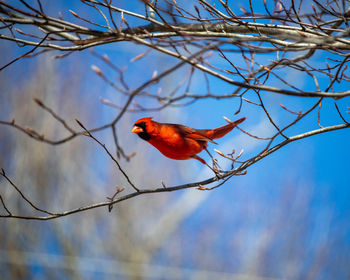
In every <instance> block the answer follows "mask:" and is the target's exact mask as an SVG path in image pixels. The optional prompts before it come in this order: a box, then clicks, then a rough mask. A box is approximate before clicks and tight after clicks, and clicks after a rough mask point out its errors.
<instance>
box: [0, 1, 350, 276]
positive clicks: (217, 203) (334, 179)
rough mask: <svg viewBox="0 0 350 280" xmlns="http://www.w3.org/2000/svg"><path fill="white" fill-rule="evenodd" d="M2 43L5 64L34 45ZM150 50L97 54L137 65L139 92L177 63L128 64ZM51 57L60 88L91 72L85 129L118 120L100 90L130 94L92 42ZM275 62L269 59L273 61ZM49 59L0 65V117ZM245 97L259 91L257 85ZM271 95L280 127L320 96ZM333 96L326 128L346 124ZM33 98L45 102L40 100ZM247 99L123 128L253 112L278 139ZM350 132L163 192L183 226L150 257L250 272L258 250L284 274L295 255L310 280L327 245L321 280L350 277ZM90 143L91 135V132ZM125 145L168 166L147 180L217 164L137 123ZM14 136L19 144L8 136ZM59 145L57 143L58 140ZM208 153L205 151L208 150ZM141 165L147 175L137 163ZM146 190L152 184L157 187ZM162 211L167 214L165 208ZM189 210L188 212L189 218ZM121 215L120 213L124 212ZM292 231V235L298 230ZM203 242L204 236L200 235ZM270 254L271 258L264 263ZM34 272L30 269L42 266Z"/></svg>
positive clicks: (97, 154) (101, 164) (252, 149)
mask: <svg viewBox="0 0 350 280" xmlns="http://www.w3.org/2000/svg"><path fill="white" fill-rule="evenodd" d="M57 3H59V4H57ZM125 3H127V2H125ZM125 3H124V4H125ZM56 5H62V6H61V11H62V12H63V15H64V17H65V18H66V17H67V18H70V19H72V16H70V15H69V12H67V11H68V9H72V10H73V11H76V12H77V11H79V13H80V14H81V15H83V14H84V13H85V12H88V10H85V9H82V10H80V9H79V7H80V6H81V5H80V3H79V2H78V1H77V2H73V3H72V1H62V2H56ZM72 5H73V7H72ZM238 6H239V5H238ZM125 7H127V4H125ZM131 9H132V10H133V11H138V12H142V7H141V5H140V6H137V5H135V6H134V5H133V7H131ZM51 10H52V11H55V8H54V7H51V8H50V11H51ZM127 19H128V18H127ZM128 21H129V22H132V20H131V19H128ZM101 22H102V19H101ZM2 44H3V46H2V47H1V49H2V50H4V51H5V53H6V54H8V56H7V55H6V56H3V57H2V58H0V62H1V64H4V63H6V62H8V61H9V60H10V59H11V57H12V58H13V57H15V56H16V55H18V54H20V53H23V52H25V51H27V49H26V48H24V49H23V50H18V49H15V44H13V43H8V42H5V43H4V42H3V43H2ZM144 50H146V49H145V48H143V47H138V46H134V45H132V44H131V43H114V44H109V45H104V46H100V47H96V48H95V51H96V52H98V53H99V54H105V53H106V54H108V56H109V58H110V59H111V61H113V62H115V63H116V64H118V66H120V67H122V66H126V65H127V66H128V70H127V71H126V80H127V81H129V82H130V83H131V84H132V86H133V88H137V86H138V85H140V84H141V83H142V82H144V81H146V80H147V79H149V78H150V77H151V76H152V73H153V72H154V71H158V73H160V72H161V71H162V70H164V69H167V68H168V67H170V66H172V65H173V64H174V63H176V61H175V60H174V59H168V58H167V57H165V56H164V55H162V54H157V53H156V52H155V51H152V52H151V54H150V55H148V56H147V57H145V58H143V59H142V60H140V61H137V62H134V63H130V59H132V58H133V57H135V56H137V55H138V54H139V53H141V52H143V51H144ZM55 54H56V53H55ZM326 55H327V54H325V53H322V52H320V53H319V55H318V56H316V58H315V60H314V61H313V62H314V63H317V64H318V65H322V64H324V63H325V60H326ZM52 56H53V54H52V53H51V54H48V56H46V58H45V59H48V60H49V61H50V62H49V63H52V64H53V65H54V67H55V69H58V70H57V71H58V72H57V73H56V74H57V75H56V78H55V79H56V82H58V83H59V84H60V88H61V89H62V88H63V89H67V90H68V91H69V87H70V85H67V84H65V81H66V78H67V77H71V76H74V74H75V73H79V76H81V77H83V79H80V80H79V81H80V85H79V87H78V88H79V89H80V91H79V92H73V91H72V92H70V94H71V95H72V96H73V95H74V96H79V97H81V98H84V99H85V100H86V103H84V104H89V105H90V106H91V107H92V108H93V111H92V112H93V117H92V118H91V119H90V120H84V123H85V122H88V121H90V122H88V123H86V124H87V126H88V127H93V126H97V125H100V124H104V123H106V122H108V121H110V120H112V119H113V118H114V116H115V114H116V110H115V109H113V108H110V107H108V106H105V105H103V104H101V103H100V101H99V98H100V97H103V98H106V99H109V100H111V101H112V102H115V103H119V102H121V101H123V98H122V97H120V94H119V93H117V92H116V91H115V90H113V89H111V87H110V86H108V85H107V84H105V83H104V82H103V81H101V79H99V77H98V76H97V75H96V74H95V73H94V72H93V71H92V70H91V65H97V66H98V67H100V68H101V69H102V70H103V72H104V73H105V74H106V75H107V76H108V77H111V78H113V77H114V76H115V75H116V73H115V72H113V71H112V69H110V68H108V67H107V66H106V65H104V64H103V63H102V62H101V61H99V60H97V59H96V58H95V57H94V56H92V55H91V54H90V52H89V51H88V50H85V51H82V52H79V53H75V54H72V55H70V56H68V57H67V58H63V59H59V60H57V59H53V58H52ZM236 56H239V55H237V54H233V55H232V59H233V60H234V61H236V60H237V61H241V60H240V57H236ZM271 58H272V57H270V56H266V57H264V60H268V59H271ZM40 62H42V60H40V59H39V58H38V57H35V58H30V59H24V60H21V61H19V62H16V63H15V64H13V65H12V66H10V67H9V68H8V69H6V70H5V71H2V72H1V73H0V76H1V80H2V81H5V80H7V81H10V82H7V83H5V82H3V84H2V85H1V86H2V88H3V91H4V95H3V100H4V101H5V102H3V103H2V104H1V105H0V108H1V110H2V113H1V114H0V116H1V118H8V119H11V118H12V117H16V116H13V115H12V114H11V112H7V110H6V108H7V106H6V100H7V98H9V97H10V95H11V91H12V90H13V89H14V88H21V86H23V85H25V84H26V81H28V80H30V79H32V72H34V71H35V69H37V67H39V65H40ZM182 71H183V69H180V70H178V71H177V72H176V73H175V74H174V75H173V76H172V77H171V78H169V79H167V80H165V81H162V82H161V83H160V84H159V85H156V86H154V87H153V88H152V89H153V90H154V92H156V90H157V88H158V86H161V87H162V88H163V89H164V90H169V89H171V87H172V86H174V85H175V84H176V83H178V82H179V81H180V80H181V78H182V76H181V75H183V74H182V73H183V72H182ZM179 73H181V74H179ZM283 75H284V77H286V78H287V79H290V80H291V83H295V84H298V85H302V86H303V88H304V89H305V90H308V89H310V88H311V89H312V88H314V84H313V83H312V81H311V79H308V78H305V76H304V75H303V74H300V73H295V72H285V73H284V74H283ZM210 81H211V90H212V92H213V93H222V92H232V87H231V86H228V85H224V84H223V83H221V82H219V81H217V80H216V79H215V78H210ZM271 83H272V84H273V85H278V83H279V82H278V81H277V80H275V79H271ZM326 83H327V81H326V80H320V87H321V88H322V89H325V86H326ZM336 89H337V90H338V91H342V90H347V89H348V84H346V83H343V84H338V85H336ZM205 90H206V89H205V84H204V82H203V76H202V75H200V74H199V75H197V76H195V81H194V83H193V85H192V87H191V92H193V93H201V92H205ZM47 93H48V94H50V93H51V94H57V95H60V94H61V93H60V92H50V89H49V90H48V92H47ZM247 96H249V98H255V97H254V95H253V94H252V93H249V94H248V95H247ZM262 97H263V100H264V101H265V103H266V104H268V105H269V106H270V110H271V112H272V116H273V118H274V119H275V120H276V122H277V123H278V124H286V123H288V121H290V120H291V116H290V115H289V114H286V113H285V111H284V110H283V109H282V108H281V107H280V106H279V104H283V105H286V106H290V107H289V108H292V109H293V110H296V111H297V110H299V109H303V110H305V108H307V107H309V106H310V104H312V103H313V102H315V100H314V99H312V100H310V99H306V98H305V99H302V98H296V97H285V96H280V95H276V94H274V93H269V92H265V93H263V94H262ZM28 102H29V101H28ZM61 102H62V103H61V104H60V106H59V107H61V108H62V107H65V106H67V102H68V103H69V100H68V101H67V99H63V100H61ZM333 103H334V102H333V100H325V101H324V102H323V105H322V109H321V123H322V124H323V125H324V126H327V125H333V124H338V123H341V119H340V118H339V116H338V114H337V112H336V110H335V107H334V104H333ZM28 104H30V103H28ZM337 104H338V106H339V108H340V110H341V111H342V112H345V111H346V107H348V106H349V105H350V104H349V99H348V98H344V99H343V100H339V101H337ZM30 106H32V107H33V108H36V107H35V105H34V102H33V104H31V105H30ZM238 106H239V100H238V99H237V100H234V99H233V100H227V101H216V100H204V101H199V102H196V103H194V104H193V105H190V106H188V107H181V108H170V109H165V110H164V111H162V112H160V113H146V114H144V113H137V114H128V115H126V116H125V118H124V120H123V124H126V125H129V127H130V129H131V127H132V124H133V122H134V121H135V120H137V119H138V118H140V117H144V116H152V115H153V116H154V117H155V119H156V120H159V121H164V122H179V123H183V124H186V125H189V126H192V127H195V128H211V127H216V126H220V125H222V124H224V123H225V121H224V119H223V118H222V116H227V117H229V118H230V119H232V120H234V119H236V118H239V117H242V116H245V117H246V118H247V120H246V121H245V122H244V124H242V127H243V128H244V129H246V130H248V131H250V132H252V133H256V132H257V133H259V135H262V136H269V135H270V134H271V133H272V128H271V125H270V124H269V123H268V121H267V119H266V116H265V115H264V114H263V112H262V111H261V110H257V108H256V107H254V106H252V105H250V104H247V103H244V105H243V107H242V110H241V112H240V114H239V115H236V116H235V115H234V112H235V111H236V110H237V108H238ZM77 112H78V113H77V115H78V114H79V108H77ZM344 116H345V117H346V118H347V119H348V120H349V117H348V114H346V113H344ZM70 117H71V118H72V119H71V120H70V121H72V120H73V119H74V118H75V117H79V116H74V113H73V114H71V116H70ZM317 128H318V126H317V112H315V113H313V114H311V115H310V116H308V117H307V118H305V119H304V120H302V121H301V122H300V124H298V125H297V126H296V127H293V128H292V129H290V130H287V132H286V133H287V135H289V136H292V135H295V134H299V133H303V132H305V131H308V130H311V129H317ZM0 129H1V127H0ZM0 131H1V130H0ZM6 133H9V131H8V130H7V131H6ZM98 135H99V137H101V139H102V140H103V142H104V143H107V144H109V145H110V147H113V140H112V135H111V134H110V133H109V132H105V133H100V134H98ZM14 137H17V136H14ZM133 137H134V138H133ZM349 139H350V129H345V130H341V131H334V132H330V133H326V134H321V135H316V136H313V137H311V138H307V139H303V140H300V141H298V142H295V143H291V144H289V145H287V146H285V147H283V148H282V149H280V150H278V151H277V152H276V153H274V154H272V155H270V156H269V157H267V158H265V159H263V160H261V161H260V162H258V163H257V164H255V165H253V166H251V167H249V168H248V170H247V171H248V173H247V175H245V176H237V177H234V178H232V179H231V180H230V181H229V182H227V183H226V184H225V185H224V186H223V187H221V188H219V189H217V190H214V191H211V192H204V193H202V192H200V191H195V190H187V191H181V192H177V193H172V194H168V195H166V198H167V199H169V201H171V202H173V203H171V204H169V205H165V206H164V209H162V211H160V213H157V215H159V216H160V217H163V218H164V217H166V216H165V215H166V214H167V213H168V212H167V210H169V209H168V208H170V209H173V211H174V212H177V211H184V214H183V215H184V218H183V221H182V222H181V226H179V227H178V228H176V229H174V230H173V231H171V230H170V229H169V232H170V233H169V236H168V237H167V238H166V239H165V240H164V241H163V242H164V243H162V245H161V246H160V248H159V249H158V250H157V251H156V253H155V254H154V256H153V257H152V258H151V259H150V262H151V263H153V264H160V265H169V264H170V263H171V264H172V265H175V266H178V267H181V268H188V269H196V268H198V269H203V268H206V269H209V270H213V271H222V272H240V271H249V265H248V264H249V263H250V262H253V263H254V258H257V259H259V260H260V262H259V263H260V265H258V268H257V270H256V271H257V272H258V273H260V275H261V276H271V277H277V278H280V277H284V276H288V274H284V273H287V272H284V271H281V270H283V269H282V268H283V267H285V266H286V265H287V264H289V262H288V261H290V259H293V258H298V257H299V258H302V260H303V262H304V263H302V264H300V263H298V264H297V260H295V265H296V267H298V269H299V270H300V273H299V274H298V275H299V276H300V275H301V276H305V277H304V279H305V278H307V276H308V271H309V270H310V267H311V265H309V264H310V263H311V264H312V263H313V262H314V261H315V257H318V256H319V255H320V250H322V248H326V252H327V256H328V257H327V258H326V260H325V261H324V263H323V264H324V267H323V268H322V269H320V270H319V271H320V272H319V273H320V275H319V276H320V277H319V278H318V279H327V278H328V277H329V276H331V275H333V276H334V275H336V277H335V278H337V279H345V277H346V273H347V271H346V269H345V268H344V267H345V266H340V268H339V270H338V271H337V270H336V267H337V262H338V263H342V262H345V260H346V259H348V258H349V257H350V222H349V220H348V217H349V214H350V213H349V212H350V207H349V202H348V201H349V196H350V190H349V185H350V184H349V182H350V174H349V158H350V149H349V147H348V146H349V145H348V143H349ZM86 141H87V142H88V140H86ZM120 141H121V142H122V143H124V144H125V147H126V150H127V151H130V152H131V151H134V150H135V149H136V150H135V152H136V153H137V155H136V157H135V158H134V159H132V161H141V160H142V159H143V156H145V157H147V158H148V159H149V160H150V161H151V162H152V161H153V160H154V161H155V162H157V165H156V166H164V167H167V169H170V170H171V171H167V172H168V173H166V172H165V173H164V174H163V173H162V172H159V169H154V170H151V171H149V172H151V173H148V176H149V177H153V179H154V180H155V181H159V182H161V181H162V180H164V179H166V183H167V185H168V186H171V185H177V184H181V183H186V182H189V181H193V180H199V179H203V178H207V177H208V176H211V174H210V170H209V171H208V170H207V169H206V168H205V167H203V166H202V165H200V164H199V163H197V162H196V161H179V162H174V161H172V160H170V159H167V158H164V157H163V156H162V155H161V154H159V152H158V151H157V150H155V149H154V148H153V147H151V146H150V145H148V144H147V143H142V142H140V141H141V140H140V139H138V138H136V136H134V135H131V134H130V132H129V131H128V130H126V131H125V132H122V133H121V137H120ZM218 142H219V146H218V147H216V146H215V147H214V145H210V150H213V149H214V148H219V150H222V151H223V152H229V151H230V149H231V148H232V147H234V148H235V149H236V150H237V152H239V151H240V150H241V149H244V151H245V152H244V154H243V158H245V159H246V158H249V157H251V156H252V155H254V153H256V152H257V151H259V150H261V149H262V148H263V147H264V144H263V143H261V141H256V140H253V139H251V138H249V137H248V136H246V135H243V134H242V133H241V132H239V131H238V130H235V131H233V132H232V134H230V135H227V137H225V138H223V139H221V140H220V141H218ZM128 143H132V145H130V146H129V145H128ZM134 143H137V145H136V144H135V146H133V145H134ZM6 144H7V145H10V144H9V143H6ZM89 145H91V147H95V149H93V150H92V152H91V154H92V159H91V161H89V162H91V163H92V164H93V167H92V170H93V171H94V172H92V174H91V178H93V180H95V179H96V180H100V181H102V182H103V181H105V182H106V181H107V182H108V183H110V185H111V186H112V185H113V184H114V183H113V179H111V178H114V177H113V176H115V175H113V176H111V175H110V169H112V168H111V167H110V164H111V163H110V161H109V160H108V158H106V156H105V154H102V153H101V150H100V149H97V146H96V145H93V144H89ZM55 149H56V148H55ZM57 150H58V151H59V148H57ZM58 153H59V152H58ZM203 157H204V158H206V159H208V157H207V156H206V155H204V154H203ZM72 160H74V158H72ZM124 164H126V163H124ZM222 164H223V165H224V164H225V163H224V162H223V163H222ZM226 164H227V163H226ZM133 172H142V171H141V170H140V171H138V170H134V171H133ZM169 174H170V175H169ZM168 175H169V176H168ZM135 177H136V176H135ZM164 177H165V178H164ZM106 185H107V186H105V188H106V190H109V189H110V188H109V186H108V184H106ZM147 187H151V186H149V185H148V186H147ZM91 188H92V189H93V188H94V186H91ZM104 191H105V190H104ZM105 196H106V195H105V193H102V194H101V195H100V197H101V200H103V197H105ZM143 199H146V198H143ZM140 200H141V199H140ZM138 201H139V200H135V202H133V203H138ZM176 202H178V204H176ZM163 211H164V216H162V214H163ZM186 211H187V212H186ZM185 213H187V216H186V215H185ZM113 214H115V215H116V216H118V213H117V212H116V213H113ZM170 214H171V213H170ZM84 215H88V213H85V214H82V215H80V216H79V217H81V218H84ZM140 215H142V213H141V214H140ZM160 220H161V218H160V219H159V221H160ZM73 221H74V218H72V220H70V217H67V218H65V223H67V224H68V226H67V225H65V226H66V227H68V228H69V227H70V226H72V225H71V224H70V223H72V222H73ZM159 221H158V220H155V221H153V222H154V224H155V225H157V224H158V222H159ZM140 223H141V222H140ZM49 225H50V224H49ZM139 226H140V228H142V229H144V228H146V229H147V230H145V232H152V228H149V227H147V226H145V227H143V226H142V225H139ZM45 227H46V226H45ZM95 227H96V230H97V228H99V232H100V234H101V236H102V235H104V234H106V235H107V236H106V237H105V238H106V239H108V241H109V242H110V241H111V240H109V238H110V237H108V229H107V226H106V224H105V220H103V222H101V224H99V225H98V226H97V225H96V226H95ZM104 227H106V229H105V228H104ZM48 228H50V226H48ZM104 230H105V231H106V232H107V233H106V232H104ZM284 234H285V235H284ZM140 235H141V234H140ZM293 235H294V236H295V240H293V238H292V237H293ZM46 238H48V243H47V244H48V245H47V246H43V247H42V248H41V250H42V251H41V252H43V253H54V254H57V253H58V254H59V246H60V245H59V244H57V241H56V240H55V239H54V238H52V239H50V238H49V237H47V236H46ZM199 238H202V239H203V240H204V241H203V240H199V241H198V239H199ZM112 241H113V240H112ZM264 244H268V246H267V248H262V247H263V245H264ZM86 246H88V245H86ZM179 246H180V247H179ZM178 247H179V248H180V249H179V251H177V250H175V249H172V248H178ZM88 248H89V249H87V250H93V249H91V248H90V247H88ZM34 249H35V248H30V246H29V247H27V250H34ZM36 249H37V248H36ZM101 251H102V250H101ZM208 252H210V254H208ZM257 252H263V255H262V256H261V255H259V256H256V255H255V254H256V253H257ZM82 254H84V253H82ZM201 254H202V255H203V256H205V258H204V257H203V258H204V259H203V260H200V257H201ZM288 254H290V255H288ZM97 255H98V257H100V258H102V259H103V258H107V259H108V258H109V257H110V255H109V253H108V252H107V251H102V252H99V253H98V254H97ZM208 255H210V257H208ZM214 260H216V261H217V262H215V261H214ZM264 260H266V262H267V264H265V266H264ZM271 260H275V261H276V262H278V263H279V264H280V265H276V266H273V263H270V262H271ZM320 263H321V262H320ZM251 265H252V264H251ZM35 269H36V268H35V267H33V270H35ZM39 272H40V269H39ZM343 277H344V278H343ZM301 278H302V277H301Z"/></svg>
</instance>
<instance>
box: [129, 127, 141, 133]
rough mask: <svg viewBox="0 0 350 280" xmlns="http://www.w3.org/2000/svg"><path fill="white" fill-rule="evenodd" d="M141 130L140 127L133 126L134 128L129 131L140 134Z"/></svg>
mask: <svg viewBox="0 0 350 280" xmlns="http://www.w3.org/2000/svg"><path fill="white" fill-rule="evenodd" d="M142 131H143V130H142V128H141V127H138V126H136V125H134V127H133V128H132V130H131V132H132V133H136V134H137V133H140V132H142Z"/></svg>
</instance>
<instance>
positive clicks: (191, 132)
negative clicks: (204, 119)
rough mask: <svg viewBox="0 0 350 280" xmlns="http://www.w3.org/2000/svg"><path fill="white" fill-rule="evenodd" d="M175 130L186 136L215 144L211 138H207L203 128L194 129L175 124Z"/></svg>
mask: <svg viewBox="0 0 350 280" xmlns="http://www.w3.org/2000/svg"><path fill="white" fill-rule="evenodd" d="M176 128H177V130H178V131H179V132H180V134H182V135H183V136H184V137H186V138H190V139H194V140H197V141H206V142H211V143H214V144H217V143H216V142H214V141H213V139H211V138H209V137H208V136H206V135H205V134H204V131H205V130H202V131H203V132H202V131H201V130H198V129H194V128H191V127H188V126H185V125H176Z"/></svg>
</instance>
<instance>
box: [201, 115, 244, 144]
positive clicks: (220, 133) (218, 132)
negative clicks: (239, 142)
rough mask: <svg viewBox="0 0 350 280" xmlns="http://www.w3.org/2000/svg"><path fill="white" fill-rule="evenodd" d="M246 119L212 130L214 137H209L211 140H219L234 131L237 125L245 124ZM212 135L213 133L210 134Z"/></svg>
mask: <svg viewBox="0 0 350 280" xmlns="http://www.w3.org/2000/svg"><path fill="white" fill-rule="evenodd" d="M244 120H245V118H240V119H238V120H236V121H234V122H230V123H229V124H226V125H223V126H220V127H218V128H214V129H212V130H211V131H212V135H210V136H209V135H208V136H209V137H210V138H211V139H217V138H221V137H223V136H225V135H226V134H227V133H229V132H230V131H231V130H232V129H234V128H235V127H236V126H237V125H239V124H240V123H241V122H243V121H244ZM210 134H211V133H210Z"/></svg>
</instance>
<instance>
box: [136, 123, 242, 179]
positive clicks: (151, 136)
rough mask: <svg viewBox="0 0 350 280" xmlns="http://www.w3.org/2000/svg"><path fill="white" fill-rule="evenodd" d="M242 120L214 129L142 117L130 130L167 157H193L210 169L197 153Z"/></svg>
mask: <svg viewBox="0 0 350 280" xmlns="http://www.w3.org/2000/svg"><path fill="white" fill-rule="evenodd" d="M244 120H245V118H241V119H239V120H236V121H234V122H231V123H229V124H227V125H224V126H220V127H218V128H214V129H194V128H190V127H187V126H184V125H181V124H172V123H158V122H155V121H152V118H142V119H139V120H138V121H137V122H135V124H134V126H133V128H132V130H131V132H133V133H136V134H137V135H138V136H139V137H140V138H142V139H143V140H146V141H147V142H148V143H150V144H151V145H153V146H154V147H156V148H157V149H158V150H159V151H160V152H161V153H162V154H163V155H165V156H166V157H168V158H171V159H177V160H184V159H190V158H194V159H197V160H199V161H200V162H201V163H203V164H205V165H207V166H208V167H209V168H210V169H212V168H211V167H210V166H209V165H208V164H207V163H206V162H205V160H204V159H202V158H201V157H199V156H197V154H198V153H200V152H201V151H203V150H206V151H207V152H208V150H207V146H208V142H212V143H215V142H214V141H213V139H217V138H221V137H223V136H224V135H226V134H227V133H229V132H230V131H231V130H232V129H233V128H234V127H236V126H237V125H239V124H240V123H241V122H243V121H244ZM215 144H216V143H215ZM208 153H209V152H208ZM209 155H210V153H209ZM212 170H213V169H212ZM214 172H215V171H214Z"/></svg>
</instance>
